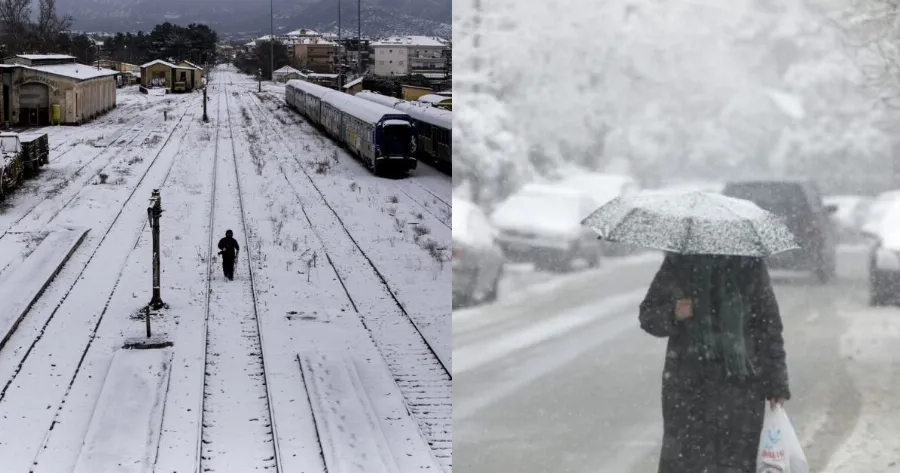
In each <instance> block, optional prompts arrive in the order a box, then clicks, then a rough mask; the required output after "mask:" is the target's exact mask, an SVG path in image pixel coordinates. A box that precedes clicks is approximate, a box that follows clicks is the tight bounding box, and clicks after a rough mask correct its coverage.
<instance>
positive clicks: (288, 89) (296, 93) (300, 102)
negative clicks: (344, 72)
mask: <svg viewBox="0 0 900 473" xmlns="http://www.w3.org/2000/svg"><path fill="white" fill-rule="evenodd" d="M330 93H340V92H337V91H335V90H333V89H329V88H328V87H322V86H321V85H318V84H313V83H311V82H307V81H305V80H300V79H293V80H289V81H288V82H287V85H286V86H285V92H284V96H285V101H286V102H287V104H288V105H289V106H291V107H292V108H294V109H295V110H297V111H298V112H300V113H302V114H303V115H304V116H306V117H307V118H309V119H310V120H312V121H313V123H315V124H316V125H322V117H321V111H322V106H321V102H322V97H324V96H325V95H327V94H330Z"/></svg>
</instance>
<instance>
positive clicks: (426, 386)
mask: <svg viewBox="0 0 900 473" xmlns="http://www.w3.org/2000/svg"><path fill="white" fill-rule="evenodd" d="M250 102H251V103H253V105H254V107H248V109H253V110H254V111H253V112H252V115H253V116H254V117H255V121H256V122H257V123H258V124H259V125H260V127H262V126H263V125H264V126H265V127H266V128H267V130H260V131H261V132H263V131H264V134H265V136H271V137H274V138H275V141H277V142H278V143H280V144H281V147H282V149H283V150H284V152H283V153H281V155H282V157H283V159H293V160H294V161H296V162H297V164H299V168H300V169H301V170H302V171H303V173H304V175H305V177H306V179H307V180H308V182H309V184H310V185H311V187H312V188H313V189H315V194H316V195H317V196H318V201H319V203H321V204H322V207H325V208H327V210H326V211H323V212H318V215H319V216H320V217H322V218H328V219H329V222H328V225H330V226H333V227H335V230H337V231H339V232H342V233H344V235H345V236H346V241H347V243H346V244H342V245H339V244H338V243H336V242H335V241H334V240H335V236H334V235H329V236H327V238H326V237H323V235H319V234H318V232H316V233H317V235H316V236H317V238H318V239H319V241H320V242H321V243H322V244H323V246H324V247H325V248H326V254H325V256H326V260H327V261H328V263H329V265H330V266H331V267H332V269H333V270H334V272H335V274H336V275H337V276H338V278H339V279H340V280H341V284H342V285H343V286H344V288H345V291H346V292H347V297H348V298H349V299H350V301H351V304H352V306H353V308H354V310H355V311H356V313H357V314H358V315H359V317H360V320H361V321H362V323H363V326H364V327H365V328H366V330H368V332H369V334H370V336H371V338H372V341H373V342H374V343H375V346H376V347H377V348H378V350H379V352H380V353H381V355H382V358H383V359H384V361H385V363H386V364H387V366H388V368H389V370H390V372H391V375H392V377H393V378H394V381H395V382H396V384H397V386H398V387H399V389H400V392H401V393H402V394H403V396H404V399H405V401H406V404H407V406H408V407H409V410H410V412H411V414H412V416H413V418H414V419H415V420H416V422H417V423H418V425H419V429H420V431H421V432H422V434H423V435H424V437H425V439H426V440H427V441H428V443H429V445H430V446H431V448H432V451H433V452H434V455H435V457H437V458H438V460H439V461H440V462H441V464H442V465H443V466H444V467H445V468H447V469H448V470H449V469H450V468H451V465H452V414H453V412H452V409H453V403H452V372H451V371H450V367H449V366H448V365H447V364H446V363H445V361H444V360H443V359H442V358H441V357H440V356H439V355H438V352H437V351H436V350H435V349H434V347H433V346H432V344H431V342H430V341H429V339H428V338H427V337H426V336H425V334H424V333H423V331H422V329H421V327H420V326H419V325H418V324H417V322H416V320H415V319H414V318H413V317H411V316H410V314H409V313H408V312H407V310H406V308H405V307H404V305H403V304H402V303H401V302H400V300H399V299H398V297H397V295H396V293H395V292H394V291H393V290H392V289H391V287H390V285H389V284H388V282H387V279H386V278H385V276H384V275H383V274H382V272H381V270H380V269H379V268H378V267H377V265H376V264H375V262H374V261H373V260H372V259H371V258H370V257H369V256H368V255H367V254H366V251H365V250H364V249H363V247H362V246H361V245H360V244H359V243H358V242H357V240H356V239H355V238H354V236H353V235H352V234H351V232H350V231H349V230H348V228H347V225H346V224H345V223H344V222H343V220H342V219H341V217H340V216H339V214H338V213H337V212H336V211H335V209H334V208H333V207H332V206H331V205H330V204H329V202H328V200H327V199H326V197H325V195H324V194H323V193H322V191H321V190H320V189H319V188H318V186H317V185H316V183H315V181H314V180H313V178H312V177H311V176H310V175H309V174H308V173H307V171H306V170H305V168H304V167H303V165H302V163H300V161H299V159H298V158H297V157H296V156H295V155H294V154H293V153H290V150H291V149H292V147H291V146H290V145H289V144H288V143H287V141H286V140H285V138H284V137H283V136H282V134H281V130H279V129H278V127H277V126H276V125H275V124H273V123H272V122H271V120H269V117H268V116H267V115H266V111H265V109H264V108H263V107H262V106H261V105H260V104H259V103H258V101H257V100H256V99H255V98H250ZM288 157H289V158H288ZM279 167H280V166H279ZM280 173H281V174H282V176H283V177H284V179H285V180H286V181H287V183H288V185H289V187H290V189H291V190H292V191H293V193H294V196H295V198H296V202H297V205H298V207H299V208H300V210H301V212H302V213H303V215H304V217H305V218H306V220H307V222H308V223H309V225H310V227H311V228H313V229H316V228H322V227H323V225H322V221H321V220H320V219H319V217H316V218H315V219H314V218H311V217H310V212H308V210H307V208H306V207H305V206H304V205H309V204H310V203H309V200H308V199H304V198H302V195H303V192H302V191H301V190H300V189H299V188H298V184H297V183H295V182H293V179H291V177H292V176H289V175H288V174H287V173H286V172H285V171H284V170H283V169H280ZM302 187H306V186H302ZM306 195H307V196H308V195H309V193H307V194H306ZM314 220H315V221H314ZM342 240H343V239H342ZM338 246H340V247H341V248H338ZM344 248H346V249H344ZM351 248H352V250H351ZM355 252H358V254H359V255H361V257H362V259H363V260H364V261H365V263H364V264H365V265H367V266H368V267H369V268H370V269H371V273H369V272H365V273H367V274H360V273H353V275H352V277H353V278H354V281H345V279H346V278H347V277H348V272H347V271H343V272H342V271H340V268H339V266H341V264H340V263H336V262H335V260H334V259H333V258H332V254H333V255H335V258H337V257H338V255H342V254H343V255H344V256H342V258H348V257H349V256H347V255H346V253H355ZM329 253H331V254H329ZM348 266H349V265H348ZM342 273H343V276H342ZM361 281H365V282H363V283H361ZM359 285H362V286H365V287H366V288H378V289H377V292H378V293H384V294H385V295H386V296H388V297H387V298H381V299H380V301H375V299H379V298H377V297H369V296H358V297H355V296H354V295H353V293H354V292H355V291H354V290H353V289H352V288H353V287H356V286H359ZM366 292H375V291H371V290H367V291H366ZM367 297H368V300H367V301H366V305H365V306H363V302H362V301H361V300H360V299H363V298H367Z"/></svg>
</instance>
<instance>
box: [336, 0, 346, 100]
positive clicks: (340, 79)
mask: <svg viewBox="0 0 900 473" xmlns="http://www.w3.org/2000/svg"><path fill="white" fill-rule="evenodd" d="M337 45H338V50H337V59H338V68H337V69H338V70H337V73H338V90H341V88H342V87H343V85H344V80H343V79H344V76H342V75H341V73H342V72H343V65H344V61H342V60H341V59H342V56H343V54H342V52H341V51H342V49H341V0H338V40H337Z"/></svg>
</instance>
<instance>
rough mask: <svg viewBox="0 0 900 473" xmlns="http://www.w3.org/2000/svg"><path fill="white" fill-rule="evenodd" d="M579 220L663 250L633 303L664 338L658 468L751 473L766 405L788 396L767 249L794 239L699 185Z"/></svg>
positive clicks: (785, 246)
mask: <svg viewBox="0 0 900 473" xmlns="http://www.w3.org/2000/svg"><path fill="white" fill-rule="evenodd" d="M582 223H584V224H586V225H589V226H591V227H592V228H594V230H596V231H597V232H598V233H600V235H601V238H605V239H609V240H611V241H622V242H627V243H634V244H639V245H643V246H647V247H650V248H656V249H662V250H664V251H666V257H665V259H664V261H663V263H662V266H661V267H660V269H659V271H658V272H657V273H656V276H655V277H654V278H653V281H652V282H651V284H650V288H649V289H648V291H647V295H646V297H645V298H644V300H643V302H642V303H641V305H640V311H639V321H640V326H641V328H642V329H643V330H644V331H646V332H647V333H649V334H650V335H653V336H656V337H667V338H668V346H667V350H666V358H665V366H664V369H663V379H662V412H663V442H662V451H661V453H660V461H659V473H686V472H697V473H752V472H754V471H756V457H757V453H758V448H759V439H760V434H761V432H762V427H763V418H764V415H765V411H764V409H765V408H766V404H768V405H769V406H770V407H772V408H774V406H775V405H777V404H783V403H784V402H785V401H786V400H788V399H790V397H791V393H790V389H789V383H788V375H787V365H786V355H785V350H784V340H783V336H782V322H781V316H780V313H779V309H778V302H777V301H776V298H775V294H774V291H773V289H772V284H771V281H770V278H769V273H768V269H767V268H766V264H765V261H764V260H763V258H764V257H766V256H769V255H771V254H774V253H777V252H781V251H787V250H790V249H794V248H797V246H796V239H795V238H794V237H793V235H792V234H791V233H790V231H788V230H787V228H786V227H785V226H784V225H783V224H781V222H780V221H779V220H778V219H777V217H775V216H774V215H772V214H770V213H768V212H766V211H765V210H762V209H761V208H759V207H758V206H756V205H755V204H753V203H751V202H748V201H744V200H740V199H732V198H729V197H724V196H720V195H717V194H706V193H702V192H689V193H662V192H655V193H645V194H641V195H638V196H636V197H631V198H618V199H615V200H613V201H612V202H610V203H608V204H606V205H604V206H603V207H601V208H600V209H598V210H596V211H595V212H594V213H592V214H591V215H590V216H589V217H588V218H587V219H585V221H584V222H582ZM766 401H768V402H766Z"/></svg>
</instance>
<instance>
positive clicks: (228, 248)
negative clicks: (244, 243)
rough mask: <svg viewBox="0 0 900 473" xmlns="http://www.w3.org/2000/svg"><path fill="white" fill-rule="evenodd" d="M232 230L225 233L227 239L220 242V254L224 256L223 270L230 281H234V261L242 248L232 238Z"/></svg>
mask: <svg viewBox="0 0 900 473" xmlns="http://www.w3.org/2000/svg"><path fill="white" fill-rule="evenodd" d="M232 235H233V233H232V232H231V230H226V231H225V238H222V239H221V240H219V254H220V255H222V270H223V271H224V272H225V277H226V278H228V280H229V281H234V260H235V259H237V256H238V251H240V249H241V247H240V246H239V245H238V242H237V240H235V239H234V237H232Z"/></svg>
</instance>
